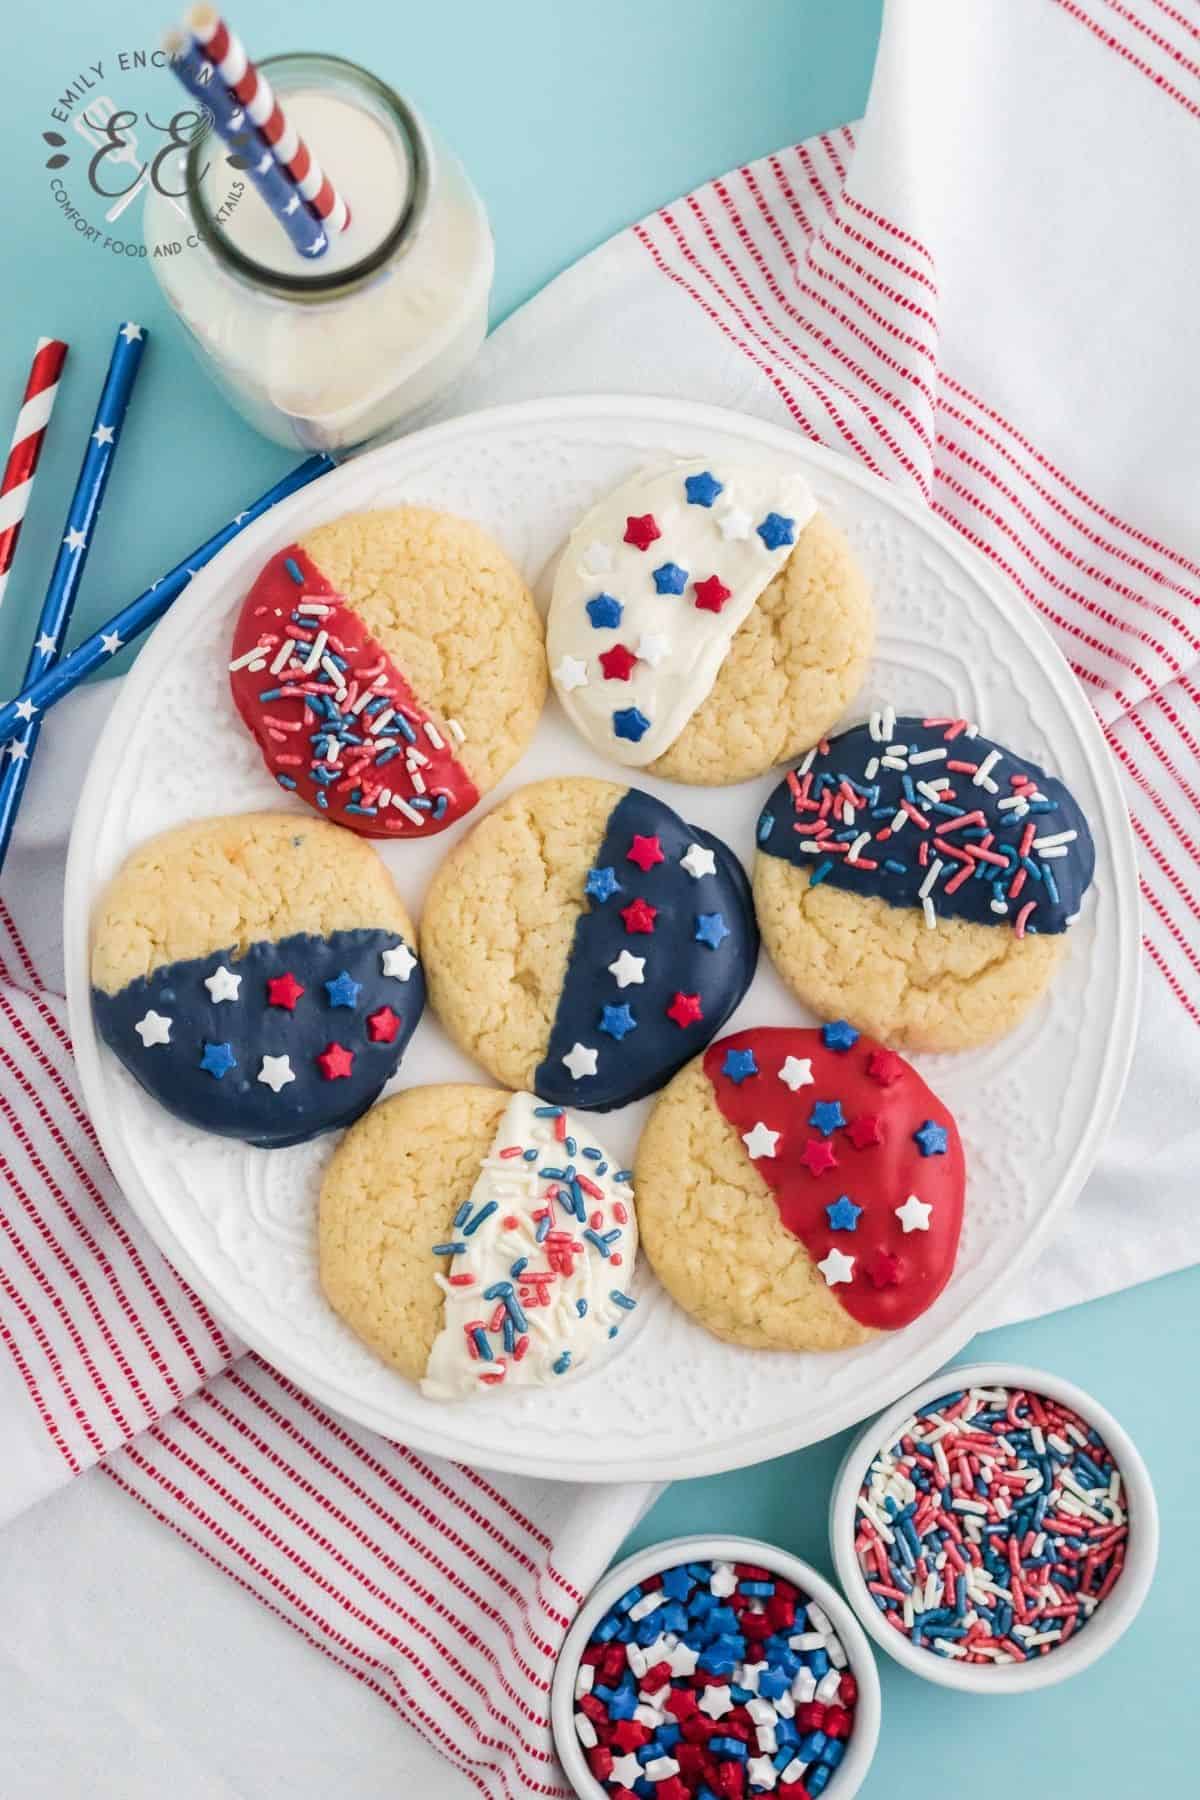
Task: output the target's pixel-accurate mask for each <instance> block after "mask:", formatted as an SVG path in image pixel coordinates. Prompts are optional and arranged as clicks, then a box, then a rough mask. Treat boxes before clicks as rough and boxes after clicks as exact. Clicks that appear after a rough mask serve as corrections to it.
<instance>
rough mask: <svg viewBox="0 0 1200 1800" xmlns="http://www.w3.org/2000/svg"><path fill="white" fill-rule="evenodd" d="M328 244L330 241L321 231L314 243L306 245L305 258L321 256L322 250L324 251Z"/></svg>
mask: <svg viewBox="0 0 1200 1800" xmlns="http://www.w3.org/2000/svg"><path fill="white" fill-rule="evenodd" d="M327 242H328V240H327V238H326V236H325V233H324V232H323V231H319V232H318V233H317V235H316V237H315V238H314V239H313V241H312V243H311V244H306V245H305V247H304V254H305V256H320V254H321V252H322V250H324V248H325V245H326V243H327Z"/></svg>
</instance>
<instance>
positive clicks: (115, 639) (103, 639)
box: [100, 631, 121, 656]
mask: <svg viewBox="0 0 1200 1800" xmlns="http://www.w3.org/2000/svg"><path fill="white" fill-rule="evenodd" d="M100 648H101V649H102V650H103V651H104V654H105V655H106V656H115V655H116V654H117V651H118V650H119V649H120V648H121V638H120V635H119V633H118V632H115V631H102V632H101V633H100Z"/></svg>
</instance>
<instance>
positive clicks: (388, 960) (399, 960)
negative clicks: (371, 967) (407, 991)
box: [379, 944, 417, 981]
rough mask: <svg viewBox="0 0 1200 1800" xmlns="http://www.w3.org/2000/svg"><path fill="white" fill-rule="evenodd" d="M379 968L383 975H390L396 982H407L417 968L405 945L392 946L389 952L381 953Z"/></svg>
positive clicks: (415, 960) (414, 959) (415, 961)
mask: <svg viewBox="0 0 1200 1800" xmlns="http://www.w3.org/2000/svg"><path fill="white" fill-rule="evenodd" d="M379 966H380V968H381V969H382V971H383V973H384V974H385V975H391V976H393V977H394V978H395V979H396V980H397V981H407V980H408V978H409V976H410V975H411V974H412V972H413V970H414V969H415V968H416V966H417V959H416V957H415V956H414V955H413V953H412V951H411V950H410V949H409V947H408V945H407V944H394V945H393V946H392V948H391V949H390V950H385V951H383V953H382V954H381V956H380V958H379Z"/></svg>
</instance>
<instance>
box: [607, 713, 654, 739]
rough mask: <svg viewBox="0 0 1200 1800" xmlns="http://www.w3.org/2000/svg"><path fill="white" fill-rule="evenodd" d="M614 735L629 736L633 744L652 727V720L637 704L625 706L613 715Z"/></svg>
mask: <svg viewBox="0 0 1200 1800" xmlns="http://www.w3.org/2000/svg"><path fill="white" fill-rule="evenodd" d="M612 720H613V736H614V737H619V738H628V739H629V742H630V743H631V744H638V743H640V742H641V740H642V739H643V738H644V737H645V735H646V733H647V732H648V731H649V729H650V721H649V719H648V718H647V717H646V715H645V713H644V712H641V711H639V709H638V708H637V707H636V706H625V707H622V708H621V709H620V711H619V712H615V713H614V714H613V716H612Z"/></svg>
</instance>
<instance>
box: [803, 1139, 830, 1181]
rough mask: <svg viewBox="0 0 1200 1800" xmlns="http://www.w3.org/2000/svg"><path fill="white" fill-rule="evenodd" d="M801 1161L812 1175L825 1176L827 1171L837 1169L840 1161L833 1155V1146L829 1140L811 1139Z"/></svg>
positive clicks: (805, 1147)
mask: <svg viewBox="0 0 1200 1800" xmlns="http://www.w3.org/2000/svg"><path fill="white" fill-rule="evenodd" d="M800 1161H801V1162H802V1163H803V1164H804V1166H805V1168H806V1169H807V1170H808V1172H809V1174H810V1175H824V1173H825V1171H826V1170H827V1169H836V1168H837V1166H838V1159H837V1157H836V1156H835V1155H834V1154H833V1145H832V1144H831V1143H830V1142H829V1140H828V1138H809V1140H808V1142H807V1144H805V1146H804V1149H803V1150H802V1152H801V1154H800Z"/></svg>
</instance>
